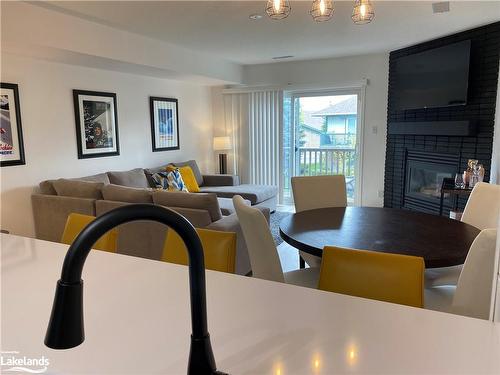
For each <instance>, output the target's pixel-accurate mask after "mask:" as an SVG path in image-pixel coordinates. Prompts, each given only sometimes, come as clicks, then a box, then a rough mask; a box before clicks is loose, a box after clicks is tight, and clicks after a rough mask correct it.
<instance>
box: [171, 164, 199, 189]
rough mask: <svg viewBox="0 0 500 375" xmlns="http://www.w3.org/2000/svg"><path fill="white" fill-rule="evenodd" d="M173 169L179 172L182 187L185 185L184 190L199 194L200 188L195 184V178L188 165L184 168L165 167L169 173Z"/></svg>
mask: <svg viewBox="0 0 500 375" xmlns="http://www.w3.org/2000/svg"><path fill="white" fill-rule="evenodd" d="M175 169H179V172H180V173H181V176H182V180H183V181H184V185H186V188H187V189H188V191H189V192H190V193H199V192H200V187H199V186H198V183H197V182H196V177H195V176H194V173H193V170H192V169H191V167H190V166H188V165H186V166H184V167H176V166H174V165H168V166H167V172H171V171H173V170H175Z"/></svg>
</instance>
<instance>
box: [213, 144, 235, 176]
mask: <svg viewBox="0 0 500 375" xmlns="http://www.w3.org/2000/svg"><path fill="white" fill-rule="evenodd" d="M231 148H232V147H231V138H229V137H214V151H226V150H231ZM219 173H220V174H226V173H227V154H225V153H222V152H221V153H219Z"/></svg>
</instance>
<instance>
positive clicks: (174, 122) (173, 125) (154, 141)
mask: <svg viewBox="0 0 500 375" xmlns="http://www.w3.org/2000/svg"><path fill="white" fill-rule="evenodd" d="M159 110H162V111H164V112H165V113H168V111H169V110H171V111H172V112H171V114H170V115H171V117H166V118H165V119H164V121H166V122H165V123H164V125H163V126H165V127H166V128H167V129H165V130H164V131H165V132H166V133H167V134H163V135H161V134H160V131H161V130H160V126H161V125H160V121H159V119H158V117H159V113H158V111H159ZM149 114H150V116H151V148H152V150H153V152H158V151H171V150H179V149H180V138H179V101H178V100H177V99H175V98H162V97H158V96H150V97H149ZM165 116H167V115H165ZM169 128H170V129H169ZM168 133H171V134H168ZM162 137H163V138H164V139H162Z"/></svg>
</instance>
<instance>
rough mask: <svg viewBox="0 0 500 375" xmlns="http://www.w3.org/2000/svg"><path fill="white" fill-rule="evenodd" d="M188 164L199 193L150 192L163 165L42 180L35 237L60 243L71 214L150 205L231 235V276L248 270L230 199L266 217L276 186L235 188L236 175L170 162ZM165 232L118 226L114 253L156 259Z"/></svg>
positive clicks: (141, 225)
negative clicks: (234, 248)
mask: <svg viewBox="0 0 500 375" xmlns="http://www.w3.org/2000/svg"><path fill="white" fill-rule="evenodd" d="M172 164H174V165H177V166H183V165H190V166H191V168H192V169H193V172H194V174H195V177H196V179H197V181H198V184H199V185H200V190H201V192H200V193H183V192H167V191H159V190H155V189H153V188H152V180H151V175H152V174H154V173H156V172H157V171H159V170H164V169H165V167H166V165H165V166H161V167H157V168H151V169H142V168H137V169H132V170H129V171H118V172H107V173H101V174H97V175H93V176H87V177H81V178H76V179H58V180H47V181H42V182H41V183H40V185H39V192H37V193H35V194H33V195H32V205H33V215H34V221H35V232H36V237H37V238H39V239H44V240H49V241H55V242H59V241H60V239H61V236H62V232H63V230H64V226H65V223H66V219H67V217H68V215H69V214H70V213H71V212H76V213H82V214H87V215H93V216H99V215H102V214H103V213H105V212H107V211H109V210H111V209H113V208H116V207H119V206H122V205H127V204H131V203H152V204H158V205H161V206H164V207H168V208H171V209H173V210H175V211H177V212H179V213H180V214H182V215H184V216H185V217H186V218H187V219H188V220H189V221H190V222H191V223H192V224H193V225H194V226H195V227H198V228H207V229H213V230H221V231H229V232H236V234H237V254H236V273H238V274H242V275H245V274H248V272H250V271H251V268H250V261H249V258H248V251H247V247H246V243H245V240H244V238H243V235H242V233H241V229H240V226H239V223H238V219H237V216H236V213H235V211H234V207H233V205H232V200H231V198H232V196H233V195H235V194H240V195H242V196H243V197H244V198H245V199H246V202H247V204H249V205H250V204H251V205H254V206H257V207H259V208H261V209H262V211H263V212H264V214H265V215H266V216H267V217H268V218H269V212H270V211H274V209H275V208H276V201H277V188H276V187H274V186H258V185H243V184H239V179H238V177H237V176H231V175H202V174H201V173H200V171H199V168H198V166H197V165H196V162H195V161H193V160H190V161H187V162H183V163H172ZM166 231H167V228H166V227H164V226H163V225H161V224H159V223H153V222H140V221H139V222H132V223H128V224H124V225H122V226H120V227H119V228H118V252H119V253H122V254H127V255H133V256H139V257H143V258H149V259H160V258H161V254H162V250H163V243H164V240H165V236H166Z"/></svg>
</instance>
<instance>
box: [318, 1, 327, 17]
mask: <svg viewBox="0 0 500 375" xmlns="http://www.w3.org/2000/svg"><path fill="white" fill-rule="evenodd" d="M325 8H326V7H325V0H321V1H320V2H319V12H320V13H321V15H323V14H325Z"/></svg>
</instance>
